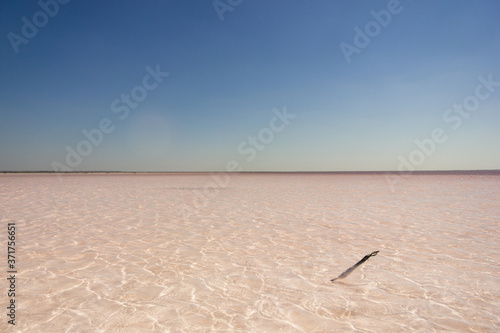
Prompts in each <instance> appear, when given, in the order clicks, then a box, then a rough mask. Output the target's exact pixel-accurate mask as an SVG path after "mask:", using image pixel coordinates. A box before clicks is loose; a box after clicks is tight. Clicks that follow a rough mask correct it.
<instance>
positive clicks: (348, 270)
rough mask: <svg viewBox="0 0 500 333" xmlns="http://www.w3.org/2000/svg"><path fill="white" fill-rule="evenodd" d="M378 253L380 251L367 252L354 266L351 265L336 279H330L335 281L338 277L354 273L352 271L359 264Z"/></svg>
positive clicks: (342, 277) (341, 277)
mask: <svg viewBox="0 0 500 333" xmlns="http://www.w3.org/2000/svg"><path fill="white" fill-rule="evenodd" d="M377 253H378V251H375V252H372V253H370V254H367V255H366V256H364V257H363V259H361V260H360V261H358V262H357V263H356V264H355V265H354V266H352V267H349V268H348V269H347V270H346V271H345V272H344V273H342V274H340V275H339V276H338V277H336V278H335V279H331V280H330V281H332V282H333V281H335V280H337V279H344V278H346V277H348V276H349V274H351V273H352V271H354V270H355V269H356V268H358V266H360V265H361V264H362V263H364V262H365V261H367V260H368V259H370V257H374V256H376V255H377Z"/></svg>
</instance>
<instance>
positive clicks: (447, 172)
mask: <svg viewBox="0 0 500 333" xmlns="http://www.w3.org/2000/svg"><path fill="white" fill-rule="evenodd" d="M217 173H226V174H227V173H229V174H239V175H243V174H303V175H306V174H314V175H317V174H325V175H327V174H331V175H391V174H393V175H394V174H397V175H500V169H498V170H495V169H494V170H420V171H240V172H225V171H68V172H56V171H0V174H68V175H71V174H140V175H204V174H217Z"/></svg>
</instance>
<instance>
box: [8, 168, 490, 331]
mask: <svg viewBox="0 0 500 333" xmlns="http://www.w3.org/2000/svg"><path fill="white" fill-rule="evenodd" d="M0 202H1V212H0V219H1V221H2V225H3V227H2V229H3V231H2V232H1V233H0V235H2V236H1V237H2V238H3V240H2V243H3V244H5V245H6V242H7V223H9V222H10V223H12V222H15V223H16V237H17V243H16V268H17V270H18V273H17V276H16V279H17V280H16V281H17V282H16V283H17V284H16V305H17V307H16V325H15V326H14V327H13V326H12V325H9V324H8V323H7V320H8V317H7V316H6V313H7V309H6V307H7V306H8V300H9V299H8V297H7V289H8V285H7V280H6V277H8V274H7V273H6V271H7V268H6V267H7V262H6V260H5V259H4V263H2V267H3V269H2V275H1V282H0V288H1V290H2V293H1V295H2V296H1V297H0V303H1V304H2V308H3V309H4V310H3V311H4V314H3V315H2V317H3V319H2V320H1V322H0V331H2V332H4V331H12V332H51V333H53V332H349V331H352V332H384V333H387V332H402V331H412V332H499V331H500V264H499V261H500V228H499V226H500V176H498V175H496V176H495V175H411V176H408V177H407V178H405V179H404V180H402V181H401V182H399V183H398V184H397V186H395V188H391V187H390V186H389V182H388V181H387V179H386V176H384V175H377V174H359V175H357V174H347V175H346V174H232V175H222V174H218V175H209V174H163V175H160V174H87V175H85V174H75V175H64V176H62V178H59V177H56V176H55V175H50V174H45V175H44V174H28V175H23V174H9V175H0ZM376 250H379V251H380V252H379V254H378V255H377V256H375V257H372V258H371V259H370V260H368V261H367V262H365V263H364V264H363V265H361V266H360V267H359V268H358V269H357V270H355V271H354V272H353V273H352V274H351V275H350V276H348V277H347V278H346V279H343V280H337V281H335V282H333V283H332V282H330V279H332V278H334V277H336V276H338V275H339V274H340V273H342V272H343V271H344V270H345V269H347V268H348V267H350V266H351V265H353V264H354V263H356V262H357V261H358V260H360V259H361V258H362V257H363V256H364V255H366V254H368V253H371V252H372V251H376ZM3 251H4V253H5V254H4V258H5V257H6V252H7V249H6V246H4V250H3Z"/></svg>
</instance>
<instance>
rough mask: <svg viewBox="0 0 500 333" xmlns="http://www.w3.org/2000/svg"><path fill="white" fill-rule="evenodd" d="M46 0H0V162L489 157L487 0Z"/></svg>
mask: <svg viewBox="0 0 500 333" xmlns="http://www.w3.org/2000/svg"><path fill="white" fill-rule="evenodd" d="M60 1H61V2H62V3H59V2H56V1H55V0H42V1H41V2H40V3H38V2H35V1H30V2H28V1H3V2H2V4H1V5H0V6H1V7H0V8H1V21H0V22H1V23H0V27H1V31H0V34H1V36H2V40H1V43H0V56H1V62H0V72H1V77H0V170H15V171H23V170H56V171H59V170H66V171H69V170H77V171H87V170H108V171H110V170H118V171H227V170H230V169H236V168H237V169H238V170H243V171H369V170H376V171H379V170H398V169H399V170H405V169H406V170H407V169H415V170H457V169H462V170H468V169H500V149H499V148H498V147H499V143H500V131H499V128H500V83H498V82H500V70H499V65H498V59H499V55H500V34H499V32H500V21H499V20H498V13H500V3H499V2H498V1H494V0H491V1H485V0H484V1H483V0H481V1H474V2H473V1H439V2H437V1H423V0H422V1H409V0H401V1H399V2H398V1H395V0H391V1H355V2H354V1H319V0H318V1H280V0H276V1H259V0H253V1H250V0H242V1H238V0H232V1H228V0H221V1H219V2H217V3H216V4H217V6H218V9H216V8H215V6H214V2H213V1H210V0H207V1H202V0H197V1H195V0H190V1H127V0H124V1H119V2H118V1H97V0H91V1H78V0H72V1H69V2H68V1H67V0H66V2H67V3H64V2H65V1H62V0H60ZM41 4H42V5H41ZM55 4H57V5H55ZM231 4H232V5H231ZM224 6H226V7H224ZM42 7H45V8H46V9H47V10H46V11H44V9H43V8H42ZM228 9H230V10H228ZM47 12H50V14H51V15H49V14H47ZM374 13H376V14H374ZM387 13H388V14H389V15H390V18H389V16H387ZM384 15H385V16H384ZM375 16H379V17H378V18H379V21H377V20H376V18H375ZM221 17H222V18H223V20H221ZM23 18H24V19H23ZM26 22H28V23H26ZM35 23H36V24H35ZM30 25H33V27H34V28H35V29H37V32H36V34H35V33H34V32H33V30H30ZM37 25H38V27H37ZM356 28H358V29H357V30H356ZM370 29H371V30H370ZM359 31H361V34H362V35H364V36H362V35H359V33H358V32H359ZM356 35H358V36H356ZM367 40H369V43H368V42H367ZM365 44H367V45H365ZM342 45H344V48H342V47H341V46H342ZM345 45H349V47H350V48H349V50H353V49H356V52H352V53H351V54H347V53H346V52H345ZM343 50H344V51H343ZM147 68H149V71H148V69H147ZM155 71H156V72H157V74H156V76H157V77H158V75H160V74H158V72H160V73H162V74H161V75H160V76H159V77H158V80H155V78H154V75H153V76H152V74H151V72H155ZM165 73H168V76H167V75H166V74H165ZM148 75H149V76H148ZM144 82H146V83H144ZM484 82H486V83H484ZM488 82H489V83H488ZM145 84H146V85H147V86H148V87H149V88H150V89H146V88H145ZM477 94H479V95H477ZM123 96H125V98H126V96H129V103H131V104H127V103H126V102H125V101H124V100H123V99H122V98H123ZM478 96H479V97H480V98H479V97H478ZM134 98H136V99H137V100H134ZM115 101H116V103H115V104H114V108H113V106H112V105H113V103H114V102H115ZM464 103H469V104H468V105H469V106H467V108H468V109H469V110H471V111H467V110H465V111H461V112H462V113H460V112H459V111H457V110H459V108H460V105H463V104H464ZM131 105H133V106H134V107H133V108H132V106H131ZM454 105H455V106H456V105H458V108H455V109H454ZM120 107H121V110H122V111H120V112H115V111H117V110H118V108H120ZM127 108H128V110H127V112H128V113H127V115H126V117H123V116H124V115H125V111H124V110H125V109H127ZM273 110H274V111H273ZM462 110H463V108H462ZM277 115H281V118H280V117H279V116H277ZM284 115H285V116H284ZM286 115H288V116H286ZM120 116H122V118H123V119H121V118H120ZM283 117H284V119H282V118H283ZM287 117H288V118H287ZM103 121H104V125H105V126H104V127H103V128H101V127H100V126H101V124H102V122H103ZM103 129H104V130H106V131H107V132H108V133H104V132H103V131H102V130H103ZM435 130H438V132H439V130H441V132H439V134H440V135H436V133H435ZM83 131H87V133H94V137H93V138H94V143H92V142H91V139H89V138H88V137H86V136H85V135H84V134H83ZM98 131H99V132H100V133H101V134H102V136H101V135H100V134H98ZM433 132H434V133H435V135H434V137H433V134H432V133H433ZM443 138H444V139H443ZM416 140H417V142H420V146H419V145H418V144H417V143H416ZM75 155H78V156H75Z"/></svg>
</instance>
